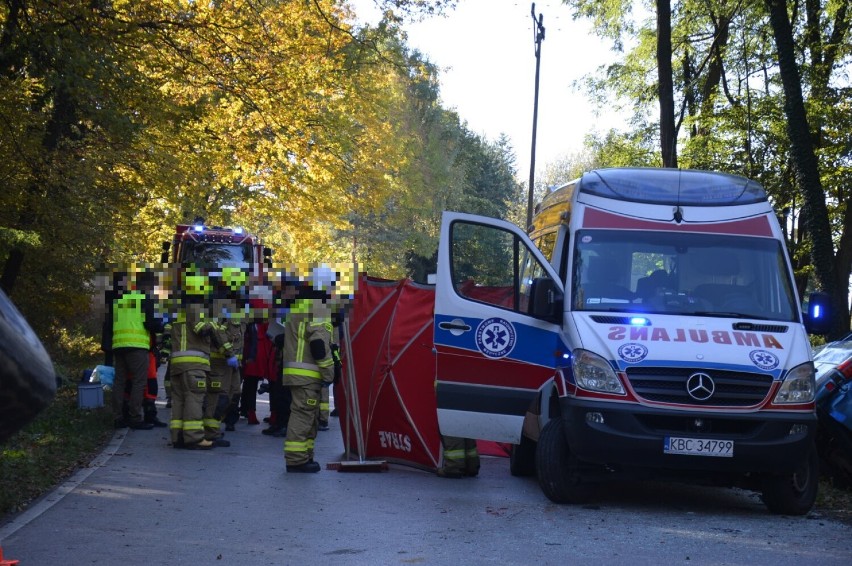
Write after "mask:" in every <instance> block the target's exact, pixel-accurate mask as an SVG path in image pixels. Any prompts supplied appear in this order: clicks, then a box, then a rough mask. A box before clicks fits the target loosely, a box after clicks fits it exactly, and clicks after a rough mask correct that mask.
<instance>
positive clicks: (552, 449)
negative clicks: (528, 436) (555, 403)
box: [535, 418, 586, 503]
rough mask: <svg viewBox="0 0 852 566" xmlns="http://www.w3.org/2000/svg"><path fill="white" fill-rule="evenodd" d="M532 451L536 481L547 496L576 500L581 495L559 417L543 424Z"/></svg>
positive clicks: (567, 501)
mask: <svg viewBox="0 0 852 566" xmlns="http://www.w3.org/2000/svg"><path fill="white" fill-rule="evenodd" d="M535 455H536V457H535V466H536V472H537V474H538V485H539V486H540V487H541V490H542V491H543V492H544V494H545V495H546V496H547V498H548V499H550V500H551V501H553V502H554V503H580V502H582V501H583V500H584V499H585V495H586V493H585V490H584V489H583V485H582V483H581V481H580V475H579V472H578V465H577V464H578V462H577V458H576V457H575V456H574V455H573V454H572V453H571V449H570V447H569V446H568V440H567V437H566V436H565V425H564V424H563V422H562V419H560V418H555V419H551V420H550V421H548V423H547V424H546V425H544V428H543V429H541V435H540V436H539V438H538V447H537V449H536V454H535Z"/></svg>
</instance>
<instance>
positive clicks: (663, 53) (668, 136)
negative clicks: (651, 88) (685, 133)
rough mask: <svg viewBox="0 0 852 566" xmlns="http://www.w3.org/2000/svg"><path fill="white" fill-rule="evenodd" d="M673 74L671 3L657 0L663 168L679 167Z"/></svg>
mask: <svg viewBox="0 0 852 566" xmlns="http://www.w3.org/2000/svg"><path fill="white" fill-rule="evenodd" d="M672 72H673V71H672V7H671V1H670V0H657V73H658V77H659V97H660V150H661V152H662V156H663V167H677V132H676V131H675V118H674V81H673V79H672Z"/></svg>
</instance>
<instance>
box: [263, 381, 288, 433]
mask: <svg viewBox="0 0 852 566" xmlns="http://www.w3.org/2000/svg"><path fill="white" fill-rule="evenodd" d="M292 400H293V397H292V394H291V392H290V388H289V387H284V386H283V385H281V380H280V379H276V380H275V381H271V382H270V383H269V410H270V411H271V412H272V414H273V415H274V416H275V422H274V423H272V422H270V423H269V424H270V425H272V424H274V426H276V427H285V426H287V422H288V421H289V420H290V403H291V401H292Z"/></svg>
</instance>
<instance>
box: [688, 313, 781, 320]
mask: <svg viewBox="0 0 852 566" xmlns="http://www.w3.org/2000/svg"><path fill="white" fill-rule="evenodd" d="M683 314H697V315H699V316H715V317H718V318H752V319H754V320H772V319H770V318H769V317H767V316H757V315H754V314H746V313H742V312H723V311H694V312H690V313H683Z"/></svg>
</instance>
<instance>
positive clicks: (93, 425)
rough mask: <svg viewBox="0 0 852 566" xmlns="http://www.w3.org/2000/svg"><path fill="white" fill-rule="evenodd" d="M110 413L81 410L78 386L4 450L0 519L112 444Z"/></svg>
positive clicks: (65, 390)
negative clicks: (78, 399) (110, 440)
mask: <svg viewBox="0 0 852 566" xmlns="http://www.w3.org/2000/svg"><path fill="white" fill-rule="evenodd" d="M112 420H113V419H112V412H111V411H109V410H108V409H105V408H101V409H78V408H77V387H76V384H70V385H65V386H63V387H62V388H60V389H59V391H58V392H57V394H56V398H55V399H54V401H53V403H52V404H51V405H50V406H49V407H47V408H46V409H45V410H44V411H42V412H41V414H39V415H38V417H36V419H35V420H34V421H33V422H31V423H30V424H29V425H27V426H26V427H24V429H22V430H21V431H19V432H18V433H17V434H15V435H14V436H13V437H12V438H10V439H9V440H7V441H6V442H5V443H4V444H2V445H0V519H2V518H3V516H5V515H7V514H9V513H14V512H17V511H20V510H22V509H24V508H25V507H26V506H27V505H28V504H29V503H30V502H31V501H33V500H35V499H37V498H38V497H40V496H42V495H43V494H45V493H47V492H49V491H50V490H51V489H52V488H54V487H55V486H57V485H58V484H59V483H61V482H62V481H63V480H65V479H66V478H67V477H69V476H70V475H71V474H73V473H74V471H75V470H77V469H78V468H80V467H84V466H86V465H88V464H89V462H91V460H92V459H93V458H94V456H95V455H97V454H98V453H99V452H100V451H101V450H102V449H103V447H104V446H105V445H106V443H107V442H108V441H109V439H110V438H112V434H113V428H112Z"/></svg>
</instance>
